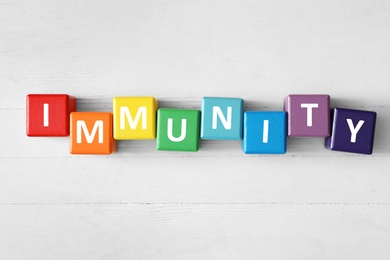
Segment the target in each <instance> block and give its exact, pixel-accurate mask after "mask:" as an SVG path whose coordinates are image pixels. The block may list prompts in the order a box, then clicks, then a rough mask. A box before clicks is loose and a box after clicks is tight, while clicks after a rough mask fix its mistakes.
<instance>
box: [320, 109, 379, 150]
mask: <svg viewBox="0 0 390 260" xmlns="http://www.w3.org/2000/svg"><path fill="white" fill-rule="evenodd" d="M375 124H376V112H372V111H363V110H354V109H345V108H335V109H334V110H333V125H332V135H331V136H329V137H328V138H326V140H325V147H326V148H328V149H330V150H335V151H343V152H352V153H361V154H372V151H373V146H374V136H375Z"/></svg>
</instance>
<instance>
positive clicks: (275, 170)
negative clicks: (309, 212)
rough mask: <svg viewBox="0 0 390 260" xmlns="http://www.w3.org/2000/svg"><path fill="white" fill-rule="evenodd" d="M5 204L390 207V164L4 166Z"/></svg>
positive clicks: (0, 198) (6, 161)
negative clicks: (313, 204) (278, 204)
mask: <svg viewBox="0 0 390 260" xmlns="http://www.w3.org/2000/svg"><path fill="white" fill-rule="evenodd" d="M0 162H1V171H2V174H1V175H0V203H5V204H7V203H11V204H12V203H121V202H126V203H127V202H128V203H181V202H185V203H227V204H228V203H233V204H234V203H366V202H367V203H389V202H390V200H389V198H390V197H389V196H388V195H389V186H390V175H389V174H387V172H388V171H387V170H388V168H389V162H388V158H387V157H364V156H362V157H331V158H324V157H308V158H307V157H287V158H285V157H248V158H234V157H233V158H229V157H222V158H219V157H187V156H181V157H155V158H151V157H145V158H144V157H135V158H131V157H129V158H126V157H108V156H107V157H105V156H103V157H85V158H84V157H75V158H67V159H66V158H3V159H0Z"/></svg>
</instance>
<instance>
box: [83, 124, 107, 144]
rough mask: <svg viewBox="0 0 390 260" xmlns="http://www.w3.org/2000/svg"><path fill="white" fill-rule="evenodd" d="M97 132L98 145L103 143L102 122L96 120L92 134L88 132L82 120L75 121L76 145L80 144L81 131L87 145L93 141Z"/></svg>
mask: <svg viewBox="0 0 390 260" xmlns="http://www.w3.org/2000/svg"><path fill="white" fill-rule="evenodd" d="M98 130H99V137H98V143H99V144H102V143H103V120H96V122H95V124H94V125H93V129H92V133H91V134H90V133H89V132H88V128H87V125H86V124H85V121H84V120H77V141H76V142H77V143H78V144H81V131H83V132H84V135H85V139H87V143H89V144H90V143H92V142H93V139H95V135H96V131H98Z"/></svg>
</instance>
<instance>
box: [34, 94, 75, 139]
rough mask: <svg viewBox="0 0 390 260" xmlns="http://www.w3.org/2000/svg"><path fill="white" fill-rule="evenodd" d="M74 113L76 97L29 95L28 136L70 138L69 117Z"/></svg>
mask: <svg viewBox="0 0 390 260" xmlns="http://www.w3.org/2000/svg"><path fill="white" fill-rule="evenodd" d="M74 111H76V98H75V97H72V96H69V95H66V94H29V95H27V97H26V134H27V136H68V135H69V115H70V113H71V112H74Z"/></svg>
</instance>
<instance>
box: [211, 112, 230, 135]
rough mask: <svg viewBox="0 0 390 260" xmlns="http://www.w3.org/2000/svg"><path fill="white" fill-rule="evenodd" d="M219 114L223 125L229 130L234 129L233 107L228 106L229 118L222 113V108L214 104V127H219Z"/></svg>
mask: <svg viewBox="0 0 390 260" xmlns="http://www.w3.org/2000/svg"><path fill="white" fill-rule="evenodd" d="M217 116H218V117H219V119H220V120H221V122H222V124H223V127H224V128H225V129H227V130H230V129H232V107H227V119H226V117H225V116H224V114H223V113H222V110H221V108H220V107H217V106H214V107H213V123H212V128H213V129H217Z"/></svg>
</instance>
